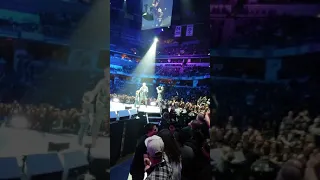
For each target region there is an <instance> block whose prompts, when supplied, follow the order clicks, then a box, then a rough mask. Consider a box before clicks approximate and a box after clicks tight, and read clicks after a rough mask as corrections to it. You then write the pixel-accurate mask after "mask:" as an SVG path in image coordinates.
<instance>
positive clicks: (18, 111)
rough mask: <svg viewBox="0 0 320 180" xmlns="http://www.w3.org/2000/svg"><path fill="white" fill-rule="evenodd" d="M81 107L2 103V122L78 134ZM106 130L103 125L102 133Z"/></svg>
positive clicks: (23, 127) (0, 116)
mask: <svg viewBox="0 0 320 180" xmlns="http://www.w3.org/2000/svg"><path fill="white" fill-rule="evenodd" d="M81 112H82V110H81V108H60V107H56V106H53V105H50V104H45V103H43V104H39V105H34V104H22V103H19V102H18V101H13V102H11V103H9V102H7V103H2V102H1V103H0V122H1V124H5V125H6V126H8V127H13V128H17V129H32V130H37V131H41V132H47V133H52V132H55V133H57V132H61V133H71V134H77V133H78V131H79V128H80V123H79V118H80V114H81ZM103 131H104V129H103V126H102V127H101V133H102V132H103Z"/></svg>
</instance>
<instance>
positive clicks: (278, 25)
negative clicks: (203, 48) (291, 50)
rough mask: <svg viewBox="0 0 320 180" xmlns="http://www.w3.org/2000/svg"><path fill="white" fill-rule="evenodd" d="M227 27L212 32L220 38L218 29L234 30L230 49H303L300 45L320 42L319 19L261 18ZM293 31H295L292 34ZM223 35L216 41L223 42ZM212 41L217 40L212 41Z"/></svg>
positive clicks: (284, 16) (223, 24)
mask: <svg viewBox="0 0 320 180" xmlns="http://www.w3.org/2000/svg"><path fill="white" fill-rule="evenodd" d="M243 11H244V12H242V13H246V12H245V11H246V10H245V9H244V10H243ZM217 21H219V20H217ZM225 23H226V22H224V23H215V26H214V27H212V28H211V29H212V31H213V34H217V33H219V32H217V31H216V29H219V28H220V29H225V30H226V28H230V27H234V28H235V29H234V32H230V31H229V35H228V37H229V39H228V40H226V42H227V43H228V45H230V46H232V47H239V48H241V47H242V48H248V47H252V48H262V47H268V46H276V47H288V46H294V45H301V43H302V44H303V43H312V42H317V40H318V39H319V34H318V33H317V32H318V29H319V28H320V23H319V19H318V18H314V17H302V16H301V17H292V16H288V15H282V16H266V17H262V18H259V17H255V18H254V17H252V18H237V19H235V20H234V24H233V25H231V24H230V25H225ZM228 23H231V22H228ZM217 26H218V27H217ZM292 29H295V30H294V31H292ZM222 32H224V31H220V33H219V34H220V36H213V38H218V39H221V38H222V37H224V36H222ZM212 41H214V42H215V41H217V40H216V39H213V40H212ZM218 42H221V40H220V41H218Z"/></svg>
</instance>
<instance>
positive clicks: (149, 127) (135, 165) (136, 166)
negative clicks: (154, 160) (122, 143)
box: [130, 123, 158, 180]
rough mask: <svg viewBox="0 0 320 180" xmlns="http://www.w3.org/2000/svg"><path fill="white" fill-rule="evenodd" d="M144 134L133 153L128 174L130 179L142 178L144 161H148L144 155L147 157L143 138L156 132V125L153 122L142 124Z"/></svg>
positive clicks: (138, 179)
mask: <svg viewBox="0 0 320 180" xmlns="http://www.w3.org/2000/svg"><path fill="white" fill-rule="evenodd" d="M144 128H145V131H146V134H145V135H143V136H142V137H141V138H140V139H139V140H138V144H137V147H136V150H135V153H134V157H133V160H132V163H131V166H130V174H131V176H132V180H143V179H144V173H145V170H144V169H145V162H148V161H149V160H148V161H147V160H146V158H145V157H147V147H146V144H145V140H146V139H147V138H148V137H151V136H153V135H155V134H157V133H158V127H157V126H156V125H155V124H151V123H149V124H146V125H145V126H144Z"/></svg>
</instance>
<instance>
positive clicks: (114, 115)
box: [110, 111, 118, 122]
mask: <svg viewBox="0 0 320 180" xmlns="http://www.w3.org/2000/svg"><path fill="white" fill-rule="evenodd" d="M117 118H118V115H117V112H116V111H110V122H113V121H116V120H117Z"/></svg>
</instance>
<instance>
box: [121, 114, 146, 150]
mask: <svg viewBox="0 0 320 180" xmlns="http://www.w3.org/2000/svg"><path fill="white" fill-rule="evenodd" d="M125 123H126V128H125V130H126V131H125V136H124V137H125V138H124V143H123V148H122V149H123V150H122V153H121V155H122V156H126V155H128V154H131V153H134V151H135V148H136V145H137V141H138V139H139V138H140V137H141V136H142V135H143V134H144V125H145V124H146V121H145V120H132V121H126V122H125Z"/></svg>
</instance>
